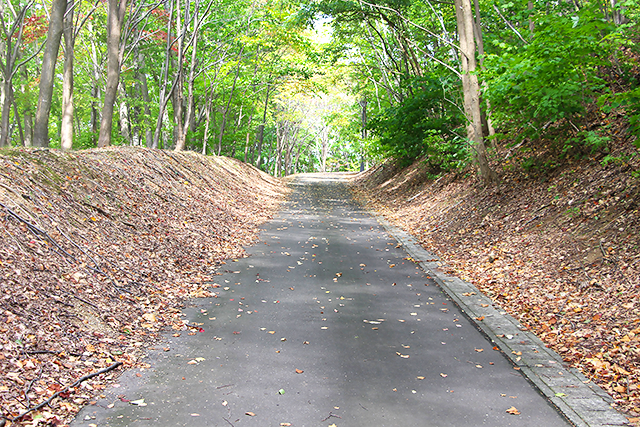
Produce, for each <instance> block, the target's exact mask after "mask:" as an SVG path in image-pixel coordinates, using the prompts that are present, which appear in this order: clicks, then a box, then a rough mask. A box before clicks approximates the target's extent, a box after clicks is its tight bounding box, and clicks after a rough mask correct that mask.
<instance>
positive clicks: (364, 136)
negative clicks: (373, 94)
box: [358, 96, 367, 172]
mask: <svg viewBox="0 0 640 427" xmlns="http://www.w3.org/2000/svg"><path fill="white" fill-rule="evenodd" d="M358 103H359V104H360V108H361V110H360V125H361V127H362V144H361V147H360V172H363V171H364V147H363V146H364V142H365V141H366V139H367V98H365V97H364V96H363V97H362V99H360V101H358Z"/></svg>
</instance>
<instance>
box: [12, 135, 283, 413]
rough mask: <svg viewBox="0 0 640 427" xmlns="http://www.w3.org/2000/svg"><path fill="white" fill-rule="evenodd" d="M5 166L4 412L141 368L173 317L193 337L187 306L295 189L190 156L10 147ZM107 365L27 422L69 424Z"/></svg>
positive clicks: (231, 164) (226, 163) (220, 161)
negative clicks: (140, 360) (117, 367)
mask: <svg viewBox="0 0 640 427" xmlns="http://www.w3.org/2000/svg"><path fill="white" fill-rule="evenodd" d="M0 165H1V166H0V171H1V172H0V225H1V229H0V236H1V237H0V275H1V276H0V372H2V373H3V374H2V376H0V404H1V405H2V406H1V407H0V408H1V411H2V416H3V417H6V418H8V419H11V418H13V417H16V416H17V415H19V414H20V413H22V412H24V411H25V410H26V409H27V408H30V407H33V406H35V405H37V404H38V403H40V402H42V401H44V400H46V399H47V398H49V397H50V396H51V395H53V394H54V393H55V392H56V391H59V390H61V389H63V387H65V386H66V385H69V384H71V383H73V382H74V381H75V380H77V379H78V378H80V377H81V376H83V375H85V374H88V373H91V372H95V371H96V370H98V369H101V368H105V367H108V366H111V365H112V364H113V363H114V362H115V361H121V362H124V364H125V366H132V365H134V364H136V363H137V356H138V355H139V354H140V351H141V350H140V349H142V348H144V347H146V346H147V345H148V344H149V343H153V342H154V341H155V340H156V338H157V333H158V331H159V330H160V329H161V328H163V327H165V326H168V327H172V328H173V329H175V330H176V333H190V334H195V333H197V331H198V327H197V325H190V326H191V327H189V326H188V325H185V324H184V322H183V321H182V320H181V318H180V313H179V306H180V304H181V301H183V300H184V298H186V297H200V296H210V295H212V293H213V292H214V290H213V289H212V285H211V284H209V283H208V282H209V281H210V280H211V278H212V276H213V275H215V274H216V268H218V267H219V266H220V265H221V264H224V261H223V260H224V259H228V258H236V257H242V256H243V253H244V252H243V249H242V246H243V245H247V244H250V243H251V242H253V241H254V239H255V238H256V231H257V226H258V225H259V224H260V223H262V222H264V221H265V220H267V219H268V218H270V216H271V215H272V214H273V213H274V212H275V210H276V209H277V208H278V205H279V202H280V201H281V200H283V197H284V195H285V194H286V192H287V190H286V188H285V186H284V185H283V184H282V183H281V182H280V181H278V180H276V179H274V178H272V177H270V176H268V175H265V174H263V173H261V172H259V171H257V170H256V169H254V168H252V167H250V166H247V165H244V164H243V163H241V162H238V161H235V160H231V159H228V158H222V157H203V156H200V155H197V154H194V153H173V152H166V151H159V150H148V149H134V148H111V149H102V150H91V151H83V152H75V153H62V152H59V151H54V150H10V151H7V150H3V151H0ZM220 268H223V269H224V266H223V267H220ZM109 374H111V373H109ZM109 374H106V375H103V376H100V377H96V378H94V379H91V380H88V381H85V382H84V383H82V385H80V386H78V387H75V388H74V389H72V391H71V392H70V393H66V392H65V393H63V397H64V398H57V399H55V400H54V401H53V402H52V405H51V407H50V408H48V407H47V408H44V409H42V410H41V411H36V412H33V413H31V414H29V415H28V416H26V417H24V418H23V420H22V421H21V424H24V423H28V422H29V421H30V420H33V421H32V422H31V423H29V425H36V424H38V422H37V421H40V422H41V423H42V425H59V424H63V423H64V421H66V420H68V419H69V417H71V416H73V415H74V414H75V412H76V411H77V410H78V407H79V406H80V405H83V404H85V403H87V402H88V401H89V400H90V399H91V396H94V395H95V394H96V393H99V390H100V389H102V388H103V387H104V379H105V377H108V375H109ZM1 423H2V421H0V425H1Z"/></svg>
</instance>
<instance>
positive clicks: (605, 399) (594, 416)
mask: <svg viewBox="0 0 640 427" xmlns="http://www.w3.org/2000/svg"><path fill="white" fill-rule="evenodd" d="M371 213H372V214H373V215H374V216H375V217H376V218H377V220H378V222H379V223H380V224H381V225H382V226H383V227H384V228H385V229H386V230H387V232H388V233H389V234H391V235H392V236H393V237H394V238H395V239H396V240H398V242H399V243H402V245H403V246H404V248H405V249H406V251H407V252H408V253H409V255H411V257H412V258H413V259H414V260H415V261H416V263H417V264H418V265H420V266H421V267H422V268H423V269H424V270H425V271H426V272H427V273H428V274H429V275H431V277H432V278H433V279H434V280H435V281H436V282H437V283H438V285H439V286H440V287H441V288H442V289H443V290H444V291H445V293H447V295H448V296H449V297H450V298H451V299H452V300H453V301H454V302H455V303H456V304H457V305H458V306H459V307H460V309H461V310H462V312H463V313H464V315H465V316H467V317H468V318H469V319H470V320H471V322H472V323H473V324H475V325H476V327H477V328H478V329H479V330H480V331H482V332H483V333H484V334H485V335H486V336H487V337H488V338H489V339H490V340H491V341H492V342H493V343H495V344H496V345H497V347H498V348H499V349H500V350H501V351H503V352H504V354H505V355H506V356H507V357H508V358H509V359H510V360H511V362H512V363H513V364H514V367H515V368H519V370H520V372H522V373H523V374H524V376H525V377H526V378H527V379H528V380H529V381H530V382H531V383H532V384H533V385H534V386H535V387H536V388H537V389H538V390H539V392H540V393H541V394H542V395H544V396H545V397H546V398H547V399H548V400H549V401H550V402H551V403H552V404H553V405H555V407H556V408H557V409H558V411H560V412H561V413H562V414H563V415H564V416H565V417H566V418H567V419H568V420H569V421H570V422H571V423H572V424H573V425H575V426H578V427H583V426H584V427H611V426H629V425H630V424H629V422H628V420H627V418H626V417H625V416H624V415H622V414H621V413H620V412H618V411H617V410H616V409H614V408H613V407H612V406H611V405H612V403H613V399H612V398H611V396H609V395H608V394H607V393H606V392H605V391H604V390H602V389H601V388H600V387H599V386H598V385H596V384H595V383H593V382H591V381H589V380H588V379H587V378H586V377H585V376H584V375H583V374H582V373H581V372H580V371H578V370H577V369H574V368H567V367H566V366H565V365H564V363H563V360H562V358H561V357H560V356H559V355H558V354H557V353H556V352H554V351H553V350H551V349H549V348H547V347H546V346H545V344H544V343H543V342H542V341H541V340H540V339H539V338H538V337H537V336H536V335H535V334H533V333H532V332H529V331H527V330H526V328H524V327H523V326H522V325H521V324H520V323H519V322H518V321H517V320H516V319H514V318H513V317H511V316H510V315H508V314H507V313H506V312H505V311H504V310H502V309H500V308H496V307H495V305H494V303H493V301H492V300H491V299H490V298H489V297H487V296H486V295H484V294H483V293H482V292H480V291H479V290H478V289H477V288H476V287H475V286H474V285H472V284H471V283H468V282H465V281H463V280H461V279H459V278H458V277H455V276H449V275H447V274H444V273H442V272H441V271H440V268H441V267H442V266H443V265H444V264H443V263H442V262H441V261H440V259H439V258H438V257H437V256H435V255H433V254H431V253H429V252H428V251H426V250H425V249H424V248H422V246H420V244H418V242H417V241H416V240H415V239H414V238H413V237H412V236H410V235H409V234H408V233H406V232H405V231H404V230H401V229H400V228H398V227H395V226H394V225H391V224H390V223H389V222H388V221H387V220H386V219H384V218H383V217H382V216H381V215H379V214H377V213H376V212H371Z"/></svg>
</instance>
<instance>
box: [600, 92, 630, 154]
mask: <svg viewBox="0 0 640 427" xmlns="http://www.w3.org/2000/svg"><path fill="white" fill-rule="evenodd" d="M600 103H601V105H602V108H603V110H604V111H607V112H608V111H611V110H613V109H618V108H625V109H626V112H627V117H628V118H629V131H630V132H631V133H632V134H634V135H635V136H636V139H635V144H636V146H637V147H638V148H640V86H638V87H635V88H633V89H630V90H628V91H626V92H621V93H617V94H611V95H606V96H603V97H601V98H600Z"/></svg>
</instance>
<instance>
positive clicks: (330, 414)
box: [322, 412, 342, 422]
mask: <svg viewBox="0 0 640 427" xmlns="http://www.w3.org/2000/svg"><path fill="white" fill-rule="evenodd" d="M331 417H333V418H340V419H342V417H341V416H339V415H336V414H334V413H333V412H329V415H328V416H327V418H325V419H323V420H322V422H325V421H327V420H328V419H329V418H331Z"/></svg>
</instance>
